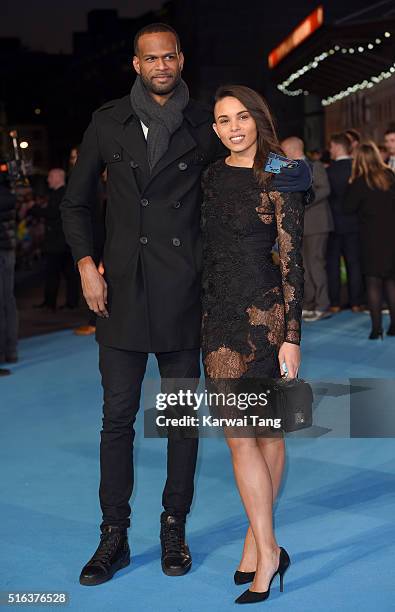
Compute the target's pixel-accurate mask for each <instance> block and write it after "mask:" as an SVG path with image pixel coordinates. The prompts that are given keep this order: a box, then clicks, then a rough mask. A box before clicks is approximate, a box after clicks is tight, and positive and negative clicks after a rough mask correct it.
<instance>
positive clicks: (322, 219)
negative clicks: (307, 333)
mask: <svg viewBox="0 0 395 612" xmlns="http://www.w3.org/2000/svg"><path fill="white" fill-rule="evenodd" d="M281 148H282V149H283V151H284V153H285V155H286V156H287V157H289V158H291V159H306V156H305V153H304V142H303V140H302V139H301V138H297V137H296V136H290V137H289V138H286V139H285V140H283V142H282V143H281ZM311 163H312V166H313V191H314V200H313V201H312V202H311V203H310V204H308V205H306V208H305V214H304V235H303V266H304V271H305V273H304V309H303V313H302V315H303V319H304V320H305V321H319V320H320V319H325V318H327V317H330V316H331V313H330V312H329V296H328V277H327V272H326V249H327V243H328V234H329V232H331V231H332V230H333V219H332V213H331V210H330V207H329V203H328V196H329V193H330V187H329V181H328V176H327V173H326V170H325V168H324V166H323V164H322V163H321V162H320V161H314V162H311Z"/></svg>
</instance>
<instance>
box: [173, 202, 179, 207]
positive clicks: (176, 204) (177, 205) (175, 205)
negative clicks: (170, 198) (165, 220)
mask: <svg viewBox="0 0 395 612" xmlns="http://www.w3.org/2000/svg"><path fill="white" fill-rule="evenodd" d="M180 206H181V202H174V204H173V208H180Z"/></svg>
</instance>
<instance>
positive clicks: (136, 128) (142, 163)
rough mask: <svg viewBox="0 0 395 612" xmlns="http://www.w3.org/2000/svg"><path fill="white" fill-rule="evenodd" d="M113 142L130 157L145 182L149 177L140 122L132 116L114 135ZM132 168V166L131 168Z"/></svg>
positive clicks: (145, 147)
mask: <svg viewBox="0 0 395 612" xmlns="http://www.w3.org/2000/svg"><path fill="white" fill-rule="evenodd" d="M115 140H117V142H119V144H120V145H121V147H122V148H123V149H125V151H126V152H127V153H128V154H129V155H130V157H131V160H132V162H134V164H135V166H134V168H135V169H136V170H137V171H138V172H139V173H141V175H142V176H143V177H144V181H143V182H145V181H146V180H147V179H148V177H149V165H148V157H147V143H146V140H145V137H144V134H143V130H142V128H141V124H140V121H139V120H138V119H137V118H136V117H134V116H132V117H131V118H130V120H129V121H127V123H125V124H124V125H123V126H122V127H121V129H120V130H119V132H118V133H117V134H116V135H115ZM132 167H133V166H132Z"/></svg>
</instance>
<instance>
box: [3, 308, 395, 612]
mask: <svg viewBox="0 0 395 612" xmlns="http://www.w3.org/2000/svg"><path fill="white" fill-rule="evenodd" d="M384 323H385V329H386V327H387V325H388V318H387V317H386V320H385V321H384ZM369 330H370V322H369V317H368V316H366V315H364V314H356V315H355V314H351V313H350V312H343V313H341V314H339V315H337V316H336V317H332V318H331V319H329V320H324V321H320V322H317V323H310V324H305V325H304V329H303V344H302V349H303V364H302V368H301V372H300V375H301V376H303V377H305V378H316V379H320V380H327V381H328V380H332V379H336V380H347V379H348V378H349V377H372V378H373V377H380V378H393V377H394V364H395V338H389V337H385V340H384V342H381V341H380V340H377V341H375V342H373V341H369V340H367V335H368V333H369ZM20 356H21V361H20V363H19V364H17V365H16V366H15V367H13V375H12V376H10V377H8V378H3V379H1V380H0V404H1V412H0V414H1V445H0V462H1V466H2V484H1V493H2V495H1V507H0V512H1V515H0V537H1V545H0V590H6V591H15V590H21V591H24V592H26V591H34V592H37V591H51V592H56V591H67V592H68V593H69V596H70V605H69V606H68V609H70V610H73V611H74V610H78V611H79V610H81V611H83V612H90V611H93V610H94V611H95V612H99V611H103V612H110V611H114V612H115V611H120V612H124V611H128V612H134V611H136V612H145V611H147V612H148V610H153V611H155V612H167V611H169V612H170V611H171V612H174V611H185V612H187V611H188V612H202V611H203V610H205V611H206V612H210V611H218V610H220V611H226V610H234V609H235V606H234V604H233V600H234V598H235V597H236V596H237V595H238V594H239V593H240V592H241V591H242V590H243V587H236V586H235V585H234V584H233V581H232V576H233V572H234V570H235V568H236V567H237V564H238V560H239V558H240V553H241V547H242V541H243V537H244V534H245V530H246V519H245V514H244V511H243V509H242V506H241V502H240V499H239V496H238V493H237V490H236V488H235V485H234V480H233V473H232V469H231V463H230V459H229V454H228V450H227V448H226V446H225V444H224V442H223V441H222V440H220V439H207V438H205V439H202V440H201V444H200V452H199V461H198V469H197V477H196V495H195V500H194V505H193V508H192V512H191V515H190V518H189V520H188V541H189V544H190V547H191V550H192V552H193V560H194V563H193V568H192V570H191V572H190V573H189V574H187V575H186V576H184V577H181V578H169V577H166V576H165V575H163V574H162V571H161V568H160V562H159V557H160V548H159V540H158V533H159V514H160V512H161V491H162V487H163V483H164V479H165V465H166V462H165V445H166V441H165V440H163V439H162V440H157V439H144V438H143V436H142V423H143V419H142V416H143V413H142V411H140V414H139V418H138V425H137V429H138V433H137V440H136V487H135V492H134V494H133V500H132V506H133V516H132V528H131V529H130V531H129V541H130V544H131V549H132V563H131V565H130V566H129V567H128V568H125V569H124V570H122V571H121V572H119V573H118V574H117V575H116V576H115V577H114V579H113V580H112V581H110V582H108V583H106V584H104V585H101V586H99V587H91V588H89V587H82V586H80V585H79V583H78V575H79V571H80V569H81V567H82V565H83V564H84V563H85V562H86V561H87V560H88V558H89V556H90V555H91V554H92V553H93V551H94V549H95V548H96V546H97V540H98V524H99V523H100V518H101V517H100V512H99V505H98V499H97V489H98V482H99V463H98V447H99V435H98V432H99V429H100V426H101V387H100V381H99V375H98V370H97V345H96V343H95V341H94V339H93V338H78V337H76V336H73V335H72V333H71V332H69V331H67V332H59V333H55V334H51V335H47V336H41V337H34V338H30V339H27V340H24V341H22V342H21V344H20ZM147 374H148V376H151V377H155V376H156V362H155V359H151V358H150V361H149V368H148V373H147ZM372 409H374V407H372ZM394 450H395V444H394V440H393V439H385V438H383V439H346V438H338V439H337V438H328V437H325V436H323V437H318V438H310V439H309V438H292V439H291V438H290V439H288V440H287V463H286V470H285V474H284V481H283V486H282V490H281V493H280V496H279V499H278V502H277V505H276V512H275V525H276V533H277V539H278V542H279V544H280V545H282V546H285V547H286V548H287V550H288V552H289V554H290V556H291V560H292V565H291V567H290V569H289V570H288V572H287V574H286V575H285V580H284V586H285V592H284V593H283V594H280V592H279V587H278V579H277V580H276V581H275V582H274V583H273V588H272V594H271V597H270V600H269V601H268V602H266V603H265V604H264V605H265V606H266V607H268V608H270V609H271V610H281V611H284V610H291V611H292V612H298V611H300V612H309V611H311V612H317V610H324V611H328V612H331V611H333V612H335V611H336V612H338V611H343V610H347V609H358V611H359V612H365V611H366V612H371V611H372V610H380V612H382V611H387V610H388V611H389V610H393V609H394V594H395V593H394V591H395V575H394V553H395V525H394V517H395V498H394V490H395V486H394V485H395V462H394ZM48 607H49V608H51V609H52V608H55V606H48ZM48 607H46V608H44V607H43V606H38V609H48Z"/></svg>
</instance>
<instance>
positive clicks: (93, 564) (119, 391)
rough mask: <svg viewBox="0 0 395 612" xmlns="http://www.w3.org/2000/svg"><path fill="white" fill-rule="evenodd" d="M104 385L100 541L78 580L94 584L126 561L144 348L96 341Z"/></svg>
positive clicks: (128, 557) (85, 583) (127, 560)
mask: <svg viewBox="0 0 395 612" xmlns="http://www.w3.org/2000/svg"><path fill="white" fill-rule="evenodd" d="M99 356H100V360H99V365H100V372H101V375H102V385H103V389H104V405H103V427H102V431H101V443H100V476H101V478H100V489H99V496H100V505H101V509H102V513H103V520H102V523H101V525H100V529H101V532H102V533H101V536H100V544H99V546H98V548H97V550H96V552H95V553H94V555H93V557H92V558H91V559H90V560H89V561H88V563H87V564H86V565H85V566H84V567H83V569H82V572H81V575H80V583H81V584H84V585H97V584H101V583H103V582H106V581H107V580H110V578H112V577H113V575H114V573H115V572H116V571H118V570H119V569H121V568H122V567H125V566H126V565H128V564H129V562H130V550H129V545H128V539H127V528H128V527H129V525H130V518H129V517H130V505H129V500H130V497H131V495H132V491H133V481H134V473H133V441H134V435H135V432H134V428H133V425H134V422H135V419H136V414H137V411H138V408H139V403H140V394H141V384H142V381H143V378H144V374H145V368H146V364H147V358H148V355H147V353H139V352H134V351H123V350H120V349H116V348H111V347H107V346H103V345H100V347H99Z"/></svg>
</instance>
